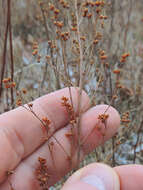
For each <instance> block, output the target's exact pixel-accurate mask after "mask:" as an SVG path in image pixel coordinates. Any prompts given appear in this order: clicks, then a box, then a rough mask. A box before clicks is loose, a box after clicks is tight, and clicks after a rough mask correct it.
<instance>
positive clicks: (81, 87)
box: [75, 0, 83, 165]
mask: <svg viewBox="0 0 143 190" xmlns="http://www.w3.org/2000/svg"><path fill="white" fill-rule="evenodd" d="M75 12H76V21H77V37H78V44H79V51H80V62H79V71H80V79H79V94H78V115H79V117H78V121H77V135H78V151H77V165H78V164H79V162H80V151H81V99H82V89H83V51H82V47H81V40H80V29H79V17H78V7H77V0H75Z"/></svg>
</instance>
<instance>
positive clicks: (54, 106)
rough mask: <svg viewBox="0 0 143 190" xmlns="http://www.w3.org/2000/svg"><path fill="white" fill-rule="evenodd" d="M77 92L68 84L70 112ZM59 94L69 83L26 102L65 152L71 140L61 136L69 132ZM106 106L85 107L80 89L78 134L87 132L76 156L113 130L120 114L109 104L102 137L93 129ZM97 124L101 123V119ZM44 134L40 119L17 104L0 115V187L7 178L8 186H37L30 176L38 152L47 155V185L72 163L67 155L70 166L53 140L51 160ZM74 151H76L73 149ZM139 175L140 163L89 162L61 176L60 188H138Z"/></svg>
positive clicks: (17, 189)
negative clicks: (63, 178) (112, 166)
mask: <svg viewBox="0 0 143 190" xmlns="http://www.w3.org/2000/svg"><path fill="white" fill-rule="evenodd" d="M78 93H79V89H78V88H74V87H71V95H72V101H73V107H74V112H75V113H76V114H77V113H78ZM63 96H65V97H68V98H69V99H70V94H69V88H64V89H62V90H58V91H56V92H53V93H50V94H47V95H45V96H42V97H40V98H38V99H36V100H35V101H33V102H32V103H33V108H32V109H33V110H34V112H35V113H36V115H37V116H38V117H39V118H41V117H43V116H45V117H47V118H48V119H49V120H50V121H51V124H50V130H49V132H48V137H49V141H52V138H53V137H52V136H53V135H54V136H55V137H56V139H57V140H58V141H59V142H60V143H61V144H62V146H63V147H64V149H65V150H66V152H68V153H70V148H71V143H70V142H69V139H67V137H66V136H65V133H67V132H69V127H70V124H69V120H70V118H69V114H68V113H67V111H66V108H65V107H64V106H62V105H61V98H62V97H63ZM107 108H108V106H107V105H99V106H95V107H92V108H90V100H89V98H88V96H87V94H86V93H85V92H84V91H83V92H82V100H81V110H82V118H81V139H83V138H84V137H85V136H86V135H87V134H89V133H90V132H91V131H93V132H92V134H91V135H90V136H87V139H86V141H85V143H83V145H82V149H81V157H82V158H81V159H83V158H84V156H85V155H86V154H88V153H89V152H91V151H92V150H93V149H95V147H97V146H98V145H100V144H102V143H103V141H106V140H108V139H109V138H111V137H112V136H113V135H114V134H115V133H116V132H117V129H118V127H119V125H120V116H119V114H118V112H117V111H116V110H115V109H114V108H113V107H111V106H110V107H109V109H108V111H107V114H108V115H109V117H108V119H107V125H106V130H104V131H105V136H104V139H103V134H101V132H100V131H99V130H96V128H95V125H96V124H97V122H98V116H99V114H103V113H104V111H105V110H106V109H107ZM98 127H100V128H101V129H102V128H103V127H104V128H105V126H104V125H103V124H102V123H100V126H98ZM94 129H95V130H94ZM45 137H47V133H46V132H45V133H43V130H42V128H41V122H40V121H39V120H38V119H37V118H36V117H34V116H33V114H32V113H31V112H30V111H27V110H26V109H25V108H23V107H22V106H20V107H18V108H16V109H14V110H11V111H9V112H6V113H4V114H2V115H0V190H9V189H10V185H9V182H10V183H11V184H12V186H13V188H14V190H25V189H27V190H35V189H36V190H40V186H39V183H38V181H37V179H36V177H35V170H36V168H37V167H38V164H39V163H38V161H37V159H38V157H43V158H46V160H47V165H48V169H49V173H50V176H51V177H49V184H48V185H49V186H51V185H53V184H54V183H56V182H57V181H58V180H59V179H61V178H62V177H63V176H64V175H65V174H66V173H67V172H68V171H70V170H71V169H72V168H74V167H75V166H76V161H77V157H76V156H73V157H72V166H69V162H68V161H67V156H66V155H65V153H64V152H63V150H62V149H61V147H59V145H54V150H53V157H54V163H55V164H54V163H53V160H52V158H51V154H50V151H49V149H48V142H45ZM74 148H75V147H73V149H74ZM74 153H75V154H74V155H77V154H76V153H77V150H76V148H75V149H74ZM8 171H14V173H13V174H12V175H10V176H9V177H8V178H7V175H6V173H7V172H8ZM142 178H143V166H141V165H126V166H119V167H115V168H111V167H109V166H107V165H105V164H102V163H93V164H90V165H88V166H86V167H84V168H82V169H80V170H78V171H77V172H75V173H74V174H73V175H72V176H71V177H70V178H69V179H68V180H67V182H66V183H65V185H64V186H63V188H62V190H73V189H82V190H84V189H85V190H143V182H142Z"/></svg>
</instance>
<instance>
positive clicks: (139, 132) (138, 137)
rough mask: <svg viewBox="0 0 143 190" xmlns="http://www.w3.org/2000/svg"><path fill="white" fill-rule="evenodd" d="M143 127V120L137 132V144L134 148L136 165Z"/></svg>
mask: <svg viewBox="0 0 143 190" xmlns="http://www.w3.org/2000/svg"><path fill="white" fill-rule="evenodd" d="M142 127H143V120H142V121H141V123H140V126H139V129H138V132H137V140H136V144H135V146H134V158H133V163H134V164H135V162H136V157H137V152H136V149H137V146H138V143H139V139H140V135H141V130H142Z"/></svg>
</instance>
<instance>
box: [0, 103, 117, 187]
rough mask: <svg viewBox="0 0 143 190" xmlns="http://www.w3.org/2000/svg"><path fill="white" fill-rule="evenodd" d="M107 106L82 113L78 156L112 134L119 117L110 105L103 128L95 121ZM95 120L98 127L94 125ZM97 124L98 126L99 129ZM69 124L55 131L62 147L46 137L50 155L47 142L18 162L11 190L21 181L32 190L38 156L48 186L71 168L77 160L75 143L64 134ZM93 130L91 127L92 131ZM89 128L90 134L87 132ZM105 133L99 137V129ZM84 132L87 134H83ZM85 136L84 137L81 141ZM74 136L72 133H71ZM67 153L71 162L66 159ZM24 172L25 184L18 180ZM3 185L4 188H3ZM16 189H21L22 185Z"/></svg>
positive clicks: (36, 183) (37, 165)
mask: <svg viewBox="0 0 143 190" xmlns="http://www.w3.org/2000/svg"><path fill="white" fill-rule="evenodd" d="M106 109H107V105H102V106H96V107H94V108H91V109H90V110H88V111H87V112H86V113H84V114H83V116H82V120H81V124H82V126H81V141H82V140H84V142H83V144H82V146H81V159H82V158H83V157H84V155H85V154H87V153H88V152H89V151H92V150H93V149H94V148H95V147H96V146H98V145H100V144H101V143H103V140H107V139H109V138H110V137H111V136H112V135H113V134H115V133H116V131H117V129H118V127H119V124H120V117H119V114H118V113H117V111H116V110H115V109H114V108H112V107H110V108H109V109H108V111H107V113H108V114H109V117H108V120H107V126H106V127H107V128H106V129H105V127H104V124H103V123H102V122H99V119H98V116H99V114H101V113H104V111H105V110H106ZM97 123H98V128H97ZM99 127H100V128H101V129H100V130H99ZM69 128H70V126H69V125H68V126H67V127H65V128H62V129H60V130H58V131H57V132H56V133H55V135H54V136H55V137H56V140H57V141H58V142H59V143H60V145H62V147H64V150H65V151H66V153H65V151H64V150H63V149H62V148H61V146H60V145H59V144H58V143H57V141H56V140H55V139H53V137H51V138H50V142H53V143H54V146H53V149H52V155H51V153H50V151H49V149H48V144H49V143H50V142H47V143H45V144H44V145H43V146H42V147H40V148H39V149H38V150H37V151H36V152H35V153H34V154H32V155H31V156H30V157H29V158H27V159H26V160H24V161H23V162H22V164H21V165H20V166H19V167H18V168H17V169H16V171H15V172H14V175H13V176H12V177H11V180H12V182H13V185H14V187H15V189H20V187H21V184H23V185H24V188H26V189H28V190H32V189H33V188H35V189H37V188H38V187H37V186H38V181H37V179H36V173H35V171H36V170H37V168H38V167H39V162H38V161H37V159H38V157H42V158H46V160H47V167H48V171H47V172H48V174H49V175H50V177H49V178H48V181H47V185H48V186H51V185H53V184H54V183H55V182H57V181H58V180H59V179H60V178H61V177H62V176H64V175H65V174H66V173H67V172H68V171H70V170H71V169H72V168H73V167H75V165H76V163H77V148H78V146H77V144H76V143H75V144H74V143H73V142H72V141H71V140H72V139H71V140H70V139H69V138H67V136H66V135H65V134H67V133H69ZM102 128H103V129H102ZM93 129H94V130H93ZM92 130H93V132H92V134H91V135H89V134H90V132H91V131H92ZM102 130H103V131H104V132H105V136H104V138H103V134H102V132H103V131H102ZM87 134H88V136H87ZM85 137H87V139H86V141H85ZM75 138H76V136H75ZM74 142H77V139H74ZM69 156H71V161H69V160H68V159H67V158H68V157H69ZM26 172H27V175H26V176H25V178H24V179H25V180H24V181H26V180H27V183H26V185H25V182H23V181H22V179H23V177H22V178H21V175H22V176H23V175H24V174H25V173H26ZM4 187H5V188H4ZM3 189H4V190H5V189H6V184H4V186H3ZM20 190H23V189H22V188H21V189H20Z"/></svg>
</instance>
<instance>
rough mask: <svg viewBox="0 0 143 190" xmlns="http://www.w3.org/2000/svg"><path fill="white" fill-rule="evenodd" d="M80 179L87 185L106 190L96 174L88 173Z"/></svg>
mask: <svg viewBox="0 0 143 190" xmlns="http://www.w3.org/2000/svg"><path fill="white" fill-rule="evenodd" d="M82 181H83V182H84V183H86V184H88V185H91V186H93V187H96V188H97V189H98V190H106V188H105V184H104V183H103V181H102V179H101V178H100V177H97V176H96V175H88V176H86V177H84V178H83V179H82Z"/></svg>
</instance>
